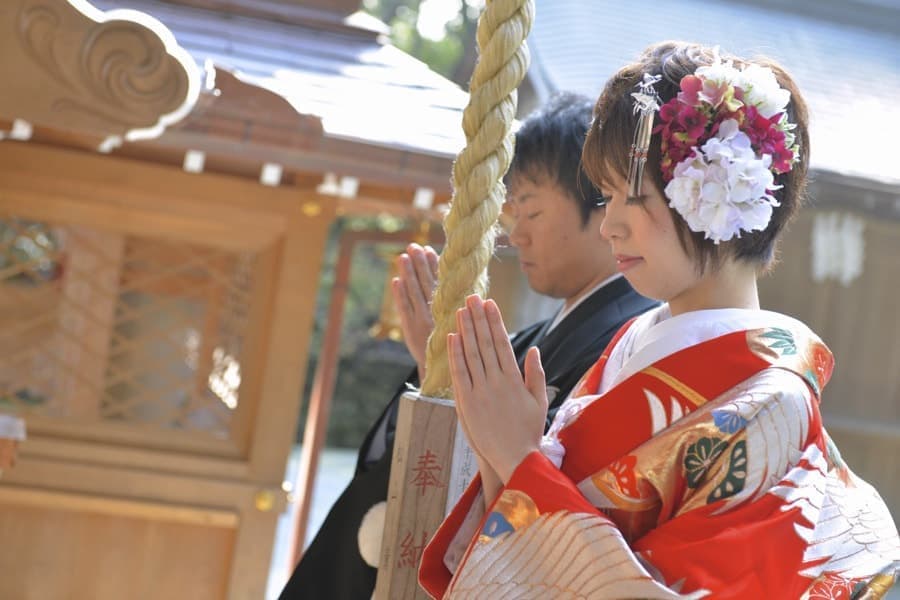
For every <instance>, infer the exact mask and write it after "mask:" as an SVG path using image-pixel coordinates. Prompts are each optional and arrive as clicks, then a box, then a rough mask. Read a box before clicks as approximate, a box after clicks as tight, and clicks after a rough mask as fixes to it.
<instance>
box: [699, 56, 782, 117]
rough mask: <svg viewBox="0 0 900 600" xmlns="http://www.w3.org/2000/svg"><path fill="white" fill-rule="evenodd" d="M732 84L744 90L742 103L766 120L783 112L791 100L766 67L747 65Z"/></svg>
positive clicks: (773, 74) (770, 70)
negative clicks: (756, 111) (750, 106)
mask: <svg viewBox="0 0 900 600" xmlns="http://www.w3.org/2000/svg"><path fill="white" fill-rule="evenodd" d="M698 71H699V69H698ZM732 83H733V84H734V86H735V87H739V88H741V89H742V90H744V103H745V104H750V105H752V106H755V107H756V109H757V110H758V111H759V113H760V114H761V115H762V116H764V117H766V118H769V117H771V116H772V115H776V114H778V113H780V112H784V110H785V107H787V104H788V102H789V101H790V99H791V93H790V92H789V91H787V90H786V89H784V88H782V87H781V86H780V85H779V84H778V80H777V79H775V73H773V72H772V69H769V68H768V67H763V66H760V65H756V64H751V65H747V66H746V67H744V69H743V70H742V71H740V73H739V74H738V76H737V77H736V78H735V79H734V80H732Z"/></svg>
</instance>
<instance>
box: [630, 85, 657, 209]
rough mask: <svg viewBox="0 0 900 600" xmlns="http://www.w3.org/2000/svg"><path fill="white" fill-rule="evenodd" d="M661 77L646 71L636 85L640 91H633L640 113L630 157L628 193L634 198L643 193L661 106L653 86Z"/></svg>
mask: <svg viewBox="0 0 900 600" xmlns="http://www.w3.org/2000/svg"><path fill="white" fill-rule="evenodd" d="M660 79H662V75H649V74H647V73H644V80H643V81H641V82H640V83H638V84H637V85H636V86H635V87H636V88H638V91H636V92H632V93H631V97H632V98H634V112H635V113H640V116H639V117H638V122H637V126H636V127H635V129H634V140H633V141H632V143H631V153H630V155H629V157H628V194H629V196H630V197H632V198H637V197H639V196H640V195H641V180H642V179H643V177H644V163H646V162H647V151H648V150H649V148H650V137H651V136H652V135H653V120H654V117H655V116H656V111H657V110H659V106H660V101H659V94H658V93H657V92H656V89H655V88H654V87H653V86H654V85H656V83H657V82H658V81H659V80H660Z"/></svg>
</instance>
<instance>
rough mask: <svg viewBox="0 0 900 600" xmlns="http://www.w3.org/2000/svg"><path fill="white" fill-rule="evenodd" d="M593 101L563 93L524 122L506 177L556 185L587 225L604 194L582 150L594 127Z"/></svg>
mask: <svg viewBox="0 0 900 600" xmlns="http://www.w3.org/2000/svg"><path fill="white" fill-rule="evenodd" d="M592 113H593V102H592V101H591V99H589V98H588V97H587V96H582V95H579V94H575V93H572V92H559V93H557V94H555V95H554V96H553V97H552V98H550V100H549V101H548V102H547V103H546V104H545V105H544V106H542V107H541V108H539V109H537V110H536V111H534V112H533V113H531V114H530V115H528V117H527V118H526V119H525V120H524V121H523V122H522V125H521V127H520V128H519V131H518V132H517V133H516V148H515V153H514V155H513V159H512V164H510V167H509V172H508V173H507V175H506V181H507V183H509V182H513V181H515V179H516V178H519V177H525V178H528V179H530V180H532V181H535V182H548V181H549V182H552V183H555V184H556V185H557V186H559V188H560V189H561V190H563V191H564V192H566V194H567V195H568V196H569V197H570V198H571V199H572V200H573V201H575V203H576V204H578V208H579V212H580V214H581V221H582V224H583V225H586V224H587V222H588V220H589V219H590V216H591V213H592V212H593V211H594V210H596V209H597V202H598V200H599V199H600V192H599V190H598V189H597V187H596V186H594V184H593V183H591V180H590V179H589V178H588V176H587V174H586V173H585V172H584V170H583V169H582V168H581V151H582V148H583V147H584V140H585V137H586V136H587V132H588V129H589V128H590V126H591V118H592Z"/></svg>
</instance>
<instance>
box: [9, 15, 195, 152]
mask: <svg viewBox="0 0 900 600" xmlns="http://www.w3.org/2000/svg"><path fill="white" fill-rule="evenodd" d="M0 56H2V57H3V60H2V61H0V78H2V81H3V93H2V94H0V118H5V119H8V120H12V119H23V120H25V121H28V122H30V123H32V124H34V125H38V126H42V127H48V128H53V129H59V130H63V131H70V132H74V133H82V134H88V135H91V136H97V137H102V138H105V141H104V144H102V145H101V146H103V145H105V146H107V147H108V148H111V147H113V146H115V145H116V144H117V143H119V142H121V140H123V139H125V140H136V139H143V138H149V137H155V136H157V135H159V134H160V133H162V131H163V130H164V129H165V127H166V126H167V125H169V124H170V123H173V122H175V121H177V120H179V119H181V118H182V117H183V116H184V115H186V114H187V113H188V112H190V110H191V108H192V107H193V105H194V103H195V102H196V100H197V96H198V93H199V90H200V71H199V69H198V67H197V65H196V63H195V62H194V60H193V59H192V58H191V57H190V55H189V54H188V53H187V52H186V51H185V50H184V49H183V48H181V47H179V46H178V44H177V43H176V42H175V38H174V37H173V36H172V34H171V32H169V30H168V29H166V27H165V26H164V25H162V24H161V23H160V22H159V21H157V20H155V19H153V18H152V17H150V16H148V15H146V14H143V13H140V12H137V11H134V10H111V11H108V12H102V11H100V10H98V9H97V8H95V7H94V6H92V5H90V4H89V3H88V2H87V1H86V0H4V1H3V2H2V7H0Z"/></svg>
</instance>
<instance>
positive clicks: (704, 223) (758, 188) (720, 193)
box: [665, 119, 778, 244]
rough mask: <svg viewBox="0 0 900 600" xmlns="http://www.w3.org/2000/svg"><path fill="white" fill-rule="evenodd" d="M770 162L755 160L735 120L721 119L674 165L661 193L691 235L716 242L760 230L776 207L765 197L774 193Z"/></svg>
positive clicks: (768, 160)
mask: <svg viewBox="0 0 900 600" xmlns="http://www.w3.org/2000/svg"><path fill="white" fill-rule="evenodd" d="M770 163H771V157H770V156H768V155H765V156H763V157H762V158H757V157H756V155H755V154H754V152H753V149H752V148H751V146H750V138H748V137H747V135H746V134H745V133H743V132H742V131H739V130H738V124H737V121H735V120H734V119H726V120H725V121H723V122H722V123H721V124H720V125H719V131H718V134H717V135H716V136H715V137H712V138H710V139H709V140H707V142H706V143H705V144H703V146H702V147H701V148H700V149H699V150H697V149H696V148H694V154H693V155H692V156H690V157H688V158H686V159H684V160H682V161H681V162H680V163H678V164H677V165H676V166H675V171H674V177H673V178H672V181H670V182H669V183H668V185H666V189H665V194H666V197H667V198H668V199H669V206H671V207H672V208H674V209H675V210H676V211H678V214H680V215H681V216H682V217H683V218H684V220H685V221H686V222H687V224H688V227H690V229H691V231H695V232H703V233H705V235H706V239H709V240H713V241H714V242H715V243H717V244H718V243H719V242H727V241H728V240H730V239H731V238H733V237H740V232H741V231H760V230H763V229H765V228H766V226H767V225H768V224H769V219H771V217H772V207H773V206H778V203H777V201H776V200H775V199H774V198H773V197H772V195H771V194H770V193H769V191H770V190H772V189H775V185H774V176H773V175H772V172H771V171H770V170H769V165H770Z"/></svg>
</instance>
